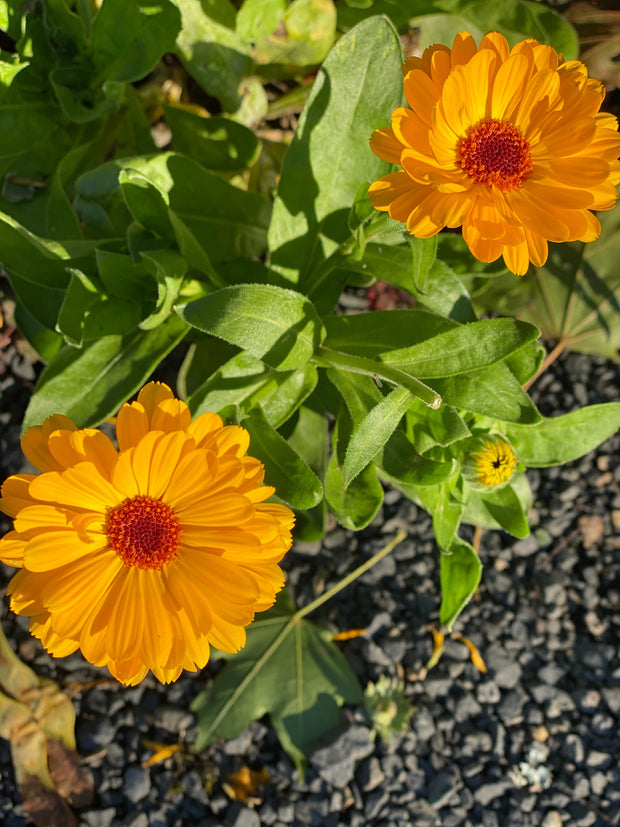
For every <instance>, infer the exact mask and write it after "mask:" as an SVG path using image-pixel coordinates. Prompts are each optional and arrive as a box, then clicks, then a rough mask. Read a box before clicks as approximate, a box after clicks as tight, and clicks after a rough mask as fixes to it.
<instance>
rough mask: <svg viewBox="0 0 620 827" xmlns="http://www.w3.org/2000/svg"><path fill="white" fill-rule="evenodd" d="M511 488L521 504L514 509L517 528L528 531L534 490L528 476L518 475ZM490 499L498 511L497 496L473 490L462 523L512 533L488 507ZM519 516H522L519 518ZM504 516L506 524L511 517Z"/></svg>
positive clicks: (514, 478) (512, 480)
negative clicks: (528, 519)
mask: <svg viewBox="0 0 620 827" xmlns="http://www.w3.org/2000/svg"><path fill="white" fill-rule="evenodd" d="M510 488H511V489H512V491H513V494H514V495H515V496H516V497H517V499H518V503H519V504H518V506H516V505H515V507H514V510H513V514H512V519H513V520H514V521H515V525H516V526H518V525H520V526H521V528H522V530H526V527H527V515H528V514H529V513H530V509H531V507H532V499H533V497H532V489H531V488H530V484H529V482H528V479H527V475H526V474H523V473H519V474H516V475H515V476H514V477H513V478H512V479H511V480H510ZM500 491H503V489H500ZM497 493H499V492H497ZM489 499H490V500H491V502H492V504H494V505H495V509H496V510H497V502H496V500H495V494H494V492H493V491H489V492H480V491H473V490H472V491H471V493H470V496H469V498H468V500H467V505H466V507H465V511H464V513H463V520H462V521H463V522H464V523H469V524H471V525H479V526H482V528H490V529H498V528H499V529H501V528H504V529H505V530H506V531H509V532H510V529H509V528H507V527H506V526H505V525H504V524H502V523H500V522H499V521H498V519H496V516H495V512H494V511H493V510H492V508H489V507H488V505H487V500H489ZM519 514H520V515H521V516H519ZM504 515H505V516H504V517H503V519H504V522H506V519H508V518H509V517H510V515H507V514H506V513H505V512H504ZM497 516H501V514H499V513H498V515H497ZM510 533H512V532H510ZM515 536H520V535H515ZM524 536H527V531H526V535H524Z"/></svg>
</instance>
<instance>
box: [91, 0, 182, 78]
mask: <svg viewBox="0 0 620 827" xmlns="http://www.w3.org/2000/svg"><path fill="white" fill-rule="evenodd" d="M180 28H181V15H180V13H179V10H178V8H177V7H176V6H175V4H174V3H172V2H171V1H170V0H105V2H104V3H103V4H102V5H101V7H100V8H99V11H98V12H97V16H96V17H95V20H94V22H93V27H92V34H91V48H92V53H93V63H94V66H95V69H96V71H97V73H98V75H99V76H100V77H104V78H106V79H107V80H108V81H110V80H112V81H118V82H122V83H130V82H132V81H136V80H140V78H143V77H144V76H145V75H147V74H148V73H149V72H150V71H151V70H152V69H153V68H154V67H155V65H156V64H157V63H158V61H159V60H160V59H161V57H162V55H163V54H164V53H165V52H171V51H172V50H173V49H174V44H175V40H176V36H177V34H178V32H179V30H180Z"/></svg>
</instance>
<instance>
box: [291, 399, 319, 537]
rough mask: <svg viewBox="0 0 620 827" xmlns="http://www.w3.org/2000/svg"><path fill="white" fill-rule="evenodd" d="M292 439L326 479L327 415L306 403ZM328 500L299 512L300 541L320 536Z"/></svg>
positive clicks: (307, 459)
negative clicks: (314, 409)
mask: <svg viewBox="0 0 620 827" xmlns="http://www.w3.org/2000/svg"><path fill="white" fill-rule="evenodd" d="M288 442H289V445H290V446H291V448H293V450H295V451H297V453H298V454H299V455H300V457H302V459H303V460H304V461H305V462H306V463H307V464H308V465H309V466H310V468H311V469H312V470H313V471H314V473H315V474H316V475H317V477H318V478H319V479H320V480H322V479H325V473H326V471H327V463H328V453H329V432H328V422H327V418H326V417H325V416H324V415H323V414H322V413H318V412H317V411H313V410H311V409H310V408H308V407H306V406H305V405H302V406H301V407H300V408H299V410H298V415H297V422H296V424H295V428H294V429H293V431H292V433H291V434H290V435H289V437H288ZM327 514H328V511H327V504H326V502H325V499H323V500H322V501H321V502H320V503H319V504H318V505H317V506H315V507H314V508H309V509H306V510H304V511H297V512H296V513H295V539H296V540H297V541H300V542H302V543H303V542H306V543H310V542H314V541H316V540H320V539H321V537H323V535H324V534H325V531H326V529H327Z"/></svg>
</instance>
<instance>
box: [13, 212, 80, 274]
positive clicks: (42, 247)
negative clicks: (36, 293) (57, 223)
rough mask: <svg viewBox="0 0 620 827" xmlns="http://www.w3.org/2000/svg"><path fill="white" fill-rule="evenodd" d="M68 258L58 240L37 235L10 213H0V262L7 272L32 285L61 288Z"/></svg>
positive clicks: (66, 272)
mask: <svg viewBox="0 0 620 827" xmlns="http://www.w3.org/2000/svg"><path fill="white" fill-rule="evenodd" d="M69 259H70V255H69V253H68V252H67V251H66V249H65V248H64V247H63V246H62V245H61V244H59V243H57V242H55V241H47V240H46V239H43V238H39V237H38V236H36V235H35V234H34V233H31V232H30V231H29V230H27V229H26V228H25V227H22V226H21V224H19V222H18V221H15V219H14V218H11V216H9V215H5V214H4V213H0V262H1V263H2V266H3V267H4V268H5V269H6V270H7V271H8V272H9V273H16V274H17V275H19V276H21V277H22V278H23V279H25V280H26V281H29V282H31V283H32V284H35V285H41V286H43V287H51V288H61V289H64V288H66V287H67V285H68V284H69V273H68V271H67V269H66V266H67V264H68V260H69Z"/></svg>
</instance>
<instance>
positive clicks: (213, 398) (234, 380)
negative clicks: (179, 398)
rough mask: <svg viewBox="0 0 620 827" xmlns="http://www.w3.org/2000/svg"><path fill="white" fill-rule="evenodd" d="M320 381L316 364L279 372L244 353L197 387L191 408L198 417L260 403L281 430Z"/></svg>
mask: <svg viewBox="0 0 620 827" xmlns="http://www.w3.org/2000/svg"><path fill="white" fill-rule="evenodd" d="M316 382H317V370H316V368H315V367H314V366H313V365H310V364H306V365H304V366H303V367H301V368H297V369H295V370H292V371H275V370H273V369H272V368H269V367H267V365H265V364H264V362H261V361H260V359H257V358H256V357H255V356H252V355H251V354H249V353H247V352H245V351H242V352H241V353H238V354H237V355H236V356H233V358H232V359H230V360H229V361H228V362H226V364H224V365H222V366H221V367H220V368H219V369H218V370H217V371H216V372H215V373H213V374H212V375H211V376H210V377H209V378H208V379H207V380H206V381H205V382H203V383H202V384H201V385H200V386H199V387H198V388H196V389H195V390H194V391H193V393H192V395H191V396H190V398H189V399H188V405H189V406H190V408H191V410H192V412H193V413H194V414H201V413H205V412H206V411H221V410H223V409H224V408H226V407H227V406H229V405H236V406H238V407H247V408H249V407H250V406H251V405H252V404H254V403H258V404H260V406H261V408H262V409H263V412H264V414H265V416H266V418H267V420H268V422H269V423H270V424H271V426H272V427H274V428H279V427H280V425H282V423H283V422H286V420H287V419H288V418H289V417H290V416H291V415H292V414H293V413H294V412H295V410H296V409H297V408H298V407H299V405H301V403H302V402H303V401H304V399H305V398H306V397H307V396H308V395H309V394H310V393H312V391H313V390H314V387H315V385H316Z"/></svg>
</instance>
